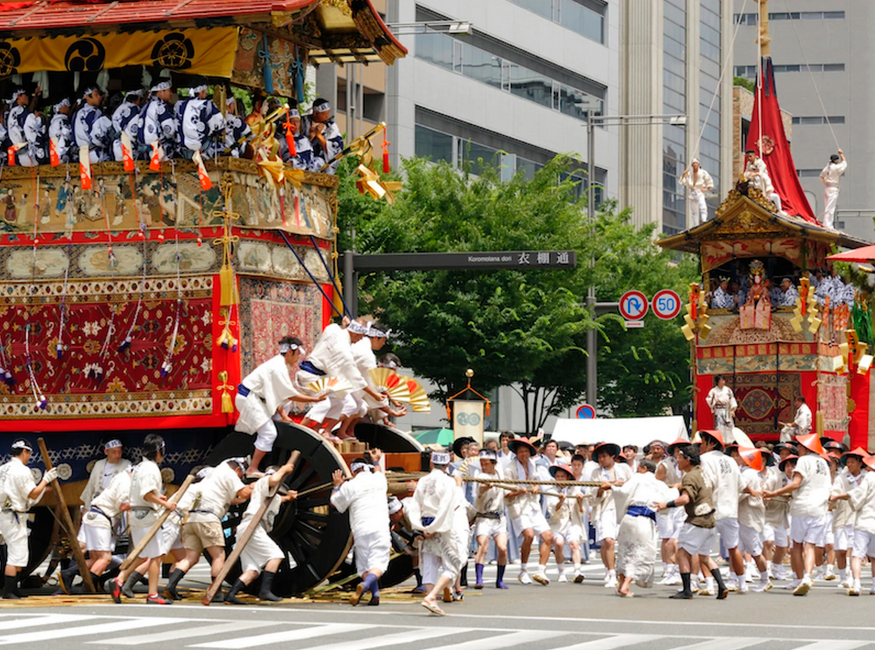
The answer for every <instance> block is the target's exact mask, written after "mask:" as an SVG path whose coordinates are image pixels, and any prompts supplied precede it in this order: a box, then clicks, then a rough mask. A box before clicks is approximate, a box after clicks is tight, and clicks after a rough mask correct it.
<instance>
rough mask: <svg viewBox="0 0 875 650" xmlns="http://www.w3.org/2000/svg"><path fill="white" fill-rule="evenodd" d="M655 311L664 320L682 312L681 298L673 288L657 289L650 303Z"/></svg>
mask: <svg viewBox="0 0 875 650" xmlns="http://www.w3.org/2000/svg"><path fill="white" fill-rule="evenodd" d="M650 308H651V309H653V313H654V314H656V316H657V318H661V319H662V320H671V319H672V318H674V317H675V316H677V315H678V314H679V313H681V298H680V296H678V294H677V293H676V292H674V291H672V290H671V289H663V290H662V291H657V292H656V294H655V295H654V296H653V302H652V303H651V304H650Z"/></svg>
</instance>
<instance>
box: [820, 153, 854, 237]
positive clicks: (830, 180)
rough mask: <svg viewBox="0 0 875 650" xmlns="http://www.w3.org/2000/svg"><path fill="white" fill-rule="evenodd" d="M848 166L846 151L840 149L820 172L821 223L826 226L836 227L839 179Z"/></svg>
mask: <svg viewBox="0 0 875 650" xmlns="http://www.w3.org/2000/svg"><path fill="white" fill-rule="evenodd" d="M847 168H848V161H847V160H846V159H845V154H844V152H843V151H842V150H841V149H839V152H838V154H833V155H831V156H830V157H829V163H827V165H826V167H824V168H823V171H822V172H820V182H821V183H823V215H822V216H821V218H820V223H822V224H823V227H824V228H829V229H830V230H832V229H834V228H835V226H834V223H835V214H836V205H838V202H839V179H840V178H841V177H842V174H844V173H845V170H847Z"/></svg>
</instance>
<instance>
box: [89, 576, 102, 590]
mask: <svg viewBox="0 0 875 650" xmlns="http://www.w3.org/2000/svg"><path fill="white" fill-rule="evenodd" d="M88 573H89V575H90V576H91V584H93V585H94V593H96V594H99V593H100V592H101V585H102V584H103V583H102V582H101V581H100V576H98V575H94V574H93V573H91V572H90V571H89V572H88Z"/></svg>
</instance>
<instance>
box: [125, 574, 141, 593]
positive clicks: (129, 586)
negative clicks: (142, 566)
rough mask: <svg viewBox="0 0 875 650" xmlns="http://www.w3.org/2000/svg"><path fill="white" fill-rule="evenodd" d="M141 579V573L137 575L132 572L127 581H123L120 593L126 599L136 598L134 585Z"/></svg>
mask: <svg viewBox="0 0 875 650" xmlns="http://www.w3.org/2000/svg"><path fill="white" fill-rule="evenodd" d="M142 579H143V574H142V573H138V572H136V571H134V572H132V573H131V575H129V576H128V579H127V580H125V584H123V585H122V593H123V594H124V595H125V596H126V597H127V598H136V596H135V595H134V585H135V584H137V583H138V582H139V581H140V580H142Z"/></svg>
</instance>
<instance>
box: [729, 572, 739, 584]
mask: <svg viewBox="0 0 875 650" xmlns="http://www.w3.org/2000/svg"><path fill="white" fill-rule="evenodd" d="M729 579H730V580H731V581H732V582H738V575H736V574H735V573H730V574H729Z"/></svg>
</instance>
